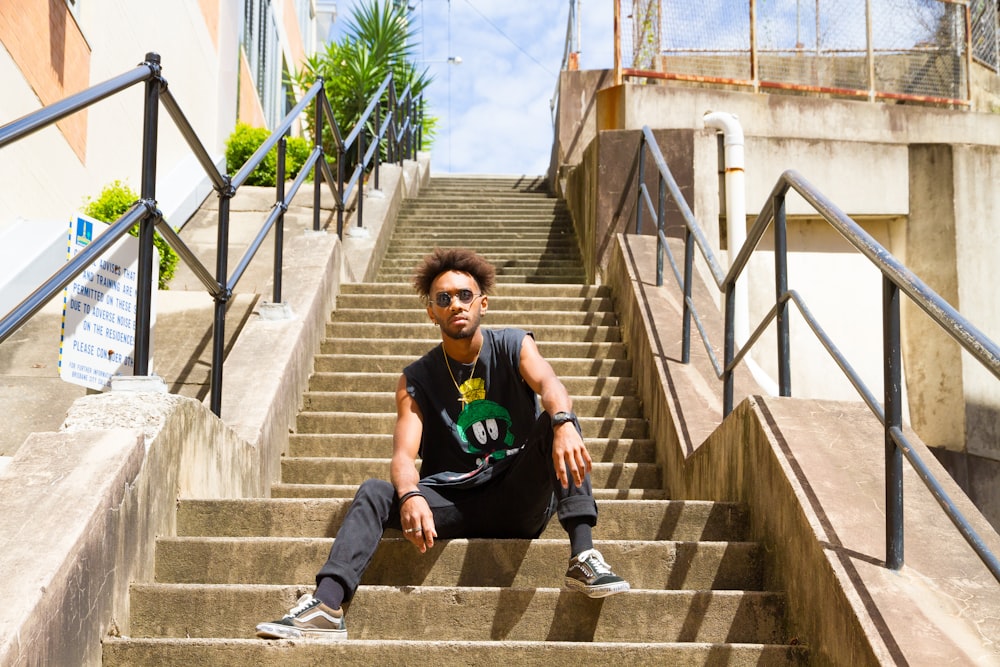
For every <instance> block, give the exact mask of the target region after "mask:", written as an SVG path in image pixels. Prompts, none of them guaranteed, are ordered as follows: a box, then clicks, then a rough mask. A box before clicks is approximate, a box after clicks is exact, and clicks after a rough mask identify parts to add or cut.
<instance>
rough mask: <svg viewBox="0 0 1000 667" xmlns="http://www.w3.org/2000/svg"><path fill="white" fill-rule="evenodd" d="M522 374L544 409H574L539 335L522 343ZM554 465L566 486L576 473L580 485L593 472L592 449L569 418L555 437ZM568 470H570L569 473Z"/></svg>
mask: <svg viewBox="0 0 1000 667" xmlns="http://www.w3.org/2000/svg"><path fill="white" fill-rule="evenodd" d="M519 370H520V372H521V377H523V378H524V380H525V382H527V383H528V386H529V387H531V388H532V389H533V390H534V391H535V393H536V394H538V398H539V400H540V401H541V403H542V409H544V410H545V411H546V412H548V413H549V415H554V414H556V413H557V412H572V411H573V399H572V398H570V396H569V392H567V391H566V387H565V386H563V383H562V382H561V381H560V380H559V378H558V377H557V376H556V373H555V371H553V370H552V366H551V365H550V364H549V362H548V361H546V360H545V358H544V357H543V356H542V354H541V352H539V351H538V346H537V345H536V344H535V339H534V338H532V337H531V336H525V337H524V341H523V342H522V343H521V364H520V367H519ZM552 465H553V466H554V468H555V472H556V477H558V478H559V482H560V483H561V484H562V485H563V487H564V488H565V487H568V486H569V477H570V476H572V478H573V481H574V483H575V484H576V485H577V486H580V485H581V484H583V477H584V475H585V474H587V473H588V472H590V469H591V466H592V462H591V459H590V452H588V451H587V447H586V445H584V444H583V438H581V437H580V434H579V433H578V432H577V430H576V426H575V425H574V424H573V423H572V422H566V423H564V424H561V425H559V426H556V427H555V428H554V432H553V439H552ZM567 470H568V471H569V472H568V474H567Z"/></svg>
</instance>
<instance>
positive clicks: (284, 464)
mask: <svg viewBox="0 0 1000 667" xmlns="http://www.w3.org/2000/svg"><path fill="white" fill-rule="evenodd" d="M372 477H377V478H380V479H389V459H388V458H386V459H369V458H349V457H343V456H340V457H335V458H318V457H306V458H295V457H291V456H286V457H284V458H282V459H281V480H282V481H283V482H287V483H289V484H361V482H363V481H365V480H366V479H369V478H372ZM590 482H591V484H592V485H593V486H594V488H605V489H607V488H614V489H617V488H644V489H659V488H662V487H663V480H662V478H661V475H660V467H659V466H658V465H656V464H653V463H594V464H593V468H592V469H591V471H590ZM602 521H603V518H602Z"/></svg>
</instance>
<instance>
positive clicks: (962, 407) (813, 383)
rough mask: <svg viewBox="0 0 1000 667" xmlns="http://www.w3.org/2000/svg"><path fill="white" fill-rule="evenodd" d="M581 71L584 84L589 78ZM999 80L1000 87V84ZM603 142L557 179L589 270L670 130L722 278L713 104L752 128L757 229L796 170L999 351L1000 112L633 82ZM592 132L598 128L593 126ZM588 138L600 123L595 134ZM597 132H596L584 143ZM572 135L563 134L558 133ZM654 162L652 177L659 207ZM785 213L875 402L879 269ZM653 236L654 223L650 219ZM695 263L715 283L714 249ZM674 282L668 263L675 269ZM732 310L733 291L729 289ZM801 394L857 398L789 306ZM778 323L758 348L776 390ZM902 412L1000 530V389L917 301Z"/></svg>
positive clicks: (816, 295) (755, 299)
mask: <svg viewBox="0 0 1000 667" xmlns="http://www.w3.org/2000/svg"><path fill="white" fill-rule="evenodd" d="M565 76H566V77H568V78H570V79H573V78H574V77H575V76H577V75H575V74H573V73H569V74H566V75H565ZM994 78H995V77H994ZM597 95H598V98H599V99H598V102H597V105H596V107H597V108H596V113H597V116H598V120H597V124H596V126H595V127H594V133H593V134H592V135H589V136H588V138H590V139H592V140H591V142H590V144H589V146H588V147H587V149H586V150H585V151H584V152H583V153H582V154H581V155H580V157H579V162H578V163H577V164H575V165H572V166H564V167H563V168H562V169H561V171H560V181H559V183H560V187H562V188H563V189H564V190H565V196H566V197H567V204H568V207H569V208H570V210H571V211H572V213H573V217H574V222H575V224H576V226H577V229H578V232H579V234H580V237H581V247H582V248H583V249H584V250H585V256H586V257H587V259H586V261H587V262H588V264H587V269H588V275H589V276H591V277H593V278H595V279H596V277H597V276H599V275H600V273H601V271H602V269H603V268H604V267H606V265H607V262H608V257H609V252H610V250H611V249H612V248H613V246H614V244H613V243H612V239H613V237H614V234H615V233H620V232H628V233H633V232H634V231H635V222H634V220H635V217H636V211H637V203H636V199H637V198H636V181H637V171H638V164H637V157H636V147H637V146H638V141H639V139H638V136H639V130H638V129H637V128H639V127H641V126H642V125H643V124H648V125H649V126H651V127H653V128H655V129H654V134H655V136H656V138H657V143H658V145H659V147H660V149H661V150H662V152H663V154H664V156H665V157H666V160H667V163H668V166H669V168H670V169H671V170H672V171H673V178H674V179H675V180H676V182H677V184H678V186H679V188H680V191H681V193H682V194H683V196H684V197H685V198H686V200H687V202H688V204H689V205H690V207H691V210H692V212H693V214H694V217H695V218H696V220H697V221H698V223H699V224H700V225H701V227H702V229H703V231H704V233H705V238H706V239H707V242H708V245H709V246H710V247H711V249H712V252H713V253H714V255H715V257H716V259H717V261H718V262H719V264H720V265H721V266H722V267H728V265H729V255H730V253H729V249H728V248H727V247H726V228H727V226H728V225H730V224H740V223H739V222H736V221H730V220H728V219H727V218H726V211H725V208H724V206H723V205H722V204H721V201H720V200H721V199H722V195H721V194H720V193H721V192H722V188H721V186H720V182H721V179H722V176H721V172H722V171H723V168H724V165H723V164H721V163H720V157H719V150H718V148H717V146H716V141H717V138H716V136H715V132H714V131H708V130H705V129H704V128H703V127H702V126H703V121H702V117H703V114H704V112H705V111H707V110H709V109H713V110H718V111H728V112H732V113H734V114H736V115H737V116H738V118H739V121H740V123H741V125H742V126H743V130H744V133H745V135H746V136H745V139H746V141H745V146H744V148H745V157H746V165H745V175H746V195H747V209H748V216H747V220H746V221H745V222H746V225H747V226H748V227H750V226H752V225H753V224H754V223H755V218H756V215H757V212H758V211H760V210H761V208H762V207H763V206H764V204H765V202H766V199H767V197H768V196H770V193H771V192H772V190H773V188H774V187H775V185H776V183H777V182H778V178H779V177H780V175H781V174H782V173H783V172H784V171H785V170H786V169H794V170H795V171H797V172H798V173H799V174H801V175H802V176H803V177H804V178H806V179H807V180H808V181H809V182H810V183H811V184H812V185H813V186H815V187H816V188H817V189H818V190H819V191H820V192H821V193H822V194H823V196H824V197H825V198H826V199H827V200H828V201H830V202H831V203H832V204H833V205H834V206H836V207H838V208H839V209H840V210H841V211H843V212H844V213H845V214H847V215H848V216H850V217H851V218H852V219H853V220H854V221H855V222H857V223H858V224H859V225H860V226H861V227H862V229H863V230H864V231H865V232H867V233H868V234H869V235H870V236H871V237H872V238H874V239H875V241H876V242H878V243H879V244H880V245H881V246H882V247H884V248H885V249H886V250H887V251H888V252H890V253H891V254H892V255H893V256H894V257H895V258H897V259H899V260H900V261H901V262H903V263H904V264H906V265H907V267H908V268H910V269H911V270H912V271H913V273H914V274H915V275H916V276H918V277H919V278H921V279H922V280H924V281H925V282H927V283H928V284H929V285H930V286H931V288H933V289H934V290H936V291H937V292H938V293H939V294H940V295H941V296H942V297H943V298H944V299H945V300H946V301H948V302H949V303H950V304H951V305H953V306H955V307H956V308H957V309H958V310H960V311H961V312H962V314H963V315H964V316H965V317H967V318H968V319H969V320H970V321H971V322H972V323H973V324H974V325H975V326H977V327H978V328H979V329H980V330H981V331H982V332H983V333H985V335H986V336H988V337H989V338H991V339H992V340H993V341H997V340H1000V306H998V302H997V300H996V299H995V298H994V291H993V290H992V289H991V287H990V285H991V280H992V275H993V273H994V270H993V267H995V266H996V265H997V262H998V261H1000V255H998V250H997V245H996V244H995V243H993V242H992V241H991V239H992V236H993V235H994V234H993V230H995V227H996V222H997V220H998V219H1000V218H998V216H1000V191H998V190H997V188H995V187H990V184H993V183H996V182H998V179H1000V116H998V115H997V114H991V113H976V112H968V111H955V110H947V109H938V108H929V107H924V106H921V107H914V106H911V105H890V104H870V103H867V102H857V101H844V100H830V99H810V98H795V97H789V96H782V95H755V94H751V93H747V92H732V91H722V90H715V89H697V88H691V87H685V86H680V85H670V84H667V85H655V86H638V85H624V86H612V87H607V88H604V89H601V90H600V91H598V93H597ZM580 127H582V128H584V129H586V128H589V127H590V126H589V125H586V124H582V125H580ZM587 131H589V130H587ZM583 136H587V135H581V137H583ZM559 139H560V138H559V136H557V140H559ZM655 173H656V172H655V169H654V166H653V164H652V160H651V159H650V158H649V156H647V165H646V172H645V178H644V180H645V183H646V187H647V189H648V191H649V194H650V198H651V199H652V200H653V201H654V203H655V201H656V199H657V189H658V184H657V182H656V177H655ZM677 211H678V209H677V206H676V205H675V204H673V202H672V200H671V199H670V198H669V197H668V199H667V212H666V233H667V234H668V236H673V237H679V236H680V235H681V233H682V227H681V224H682V219H681V217H680V215H679V214H678V212H677ZM786 213H787V214H788V216H789V217H788V227H787V239H788V287H789V288H790V289H794V290H795V291H796V292H797V293H798V294H799V295H800V296H801V297H802V298H803V300H804V301H805V302H806V303H807V304H808V307H809V309H810V310H811V312H812V314H813V315H814V316H815V317H816V319H817V320H818V321H819V322H820V324H821V325H822V326H823V327H824V329H825V330H826V332H827V334H828V335H829V337H830V339H831V340H832V341H833V342H834V344H835V345H836V346H837V347H838V348H839V349H840V351H841V352H842V353H843V355H844V357H845V358H846V359H847V360H848V362H849V363H850V364H851V365H852V367H853V368H854V369H855V371H856V372H857V373H858V375H859V377H860V378H861V380H862V381H863V382H864V383H865V385H866V386H867V387H868V388H869V389H870V390H871V391H872V393H873V394H875V395H876V396H878V395H881V394H882V393H883V371H882V357H883V350H882V344H881V328H882V314H881V313H882V298H881V274H880V272H879V270H878V269H877V267H875V266H874V265H873V264H872V263H871V262H870V261H868V260H867V259H866V258H865V257H863V256H862V255H860V254H859V253H858V252H856V251H855V250H854V248H853V247H852V246H851V245H850V244H849V243H848V242H847V241H846V240H845V239H844V238H843V237H841V236H840V234H838V233H837V232H836V231H835V230H834V229H832V228H831V227H830V226H829V225H828V224H827V223H826V222H825V221H823V220H822V218H821V216H820V215H819V214H818V213H817V212H816V211H815V210H813V209H812V207H811V206H810V205H808V204H807V203H806V202H805V200H804V199H803V198H801V197H799V196H797V195H794V194H792V195H791V196H789V197H788V199H787V200H786ZM644 217H645V220H644V227H643V230H642V233H643V234H651V233H652V232H653V224H654V223H653V219H654V213H652V212H648V211H646V212H644ZM695 257H696V260H695V265H696V267H697V268H698V270H699V274H700V275H701V277H702V279H704V280H705V281H706V282H711V281H712V280H713V279H712V276H711V274H710V272H709V271H708V270H707V265H706V263H705V262H704V261H703V260H702V259H701V255H700V253H696V255H695ZM667 273H668V276H669V268H668V269H667ZM744 280H746V283H747V286H748V304H747V305H746V306H740V305H739V304H738V305H737V307H738V308H739V309H740V310H742V309H743V308H744V307H745V308H746V309H747V311H748V313H749V318H748V319H749V321H750V322H751V323H753V324H754V325H755V324H756V323H757V322H760V321H761V320H762V319H763V317H764V316H766V315H767V313H768V312H769V311H770V310H771V308H772V307H773V305H774V263H773V242H772V234H771V231H770V230H767V231H765V233H764V236H763V238H762V239H761V241H760V243H759V244H758V247H757V250H756V252H755V255H754V257H753V258H752V259H751V260H750V263H749V265H748V268H747V271H746V272H745V278H744ZM715 299H716V303H718V304H719V305H720V306H721V299H722V295H721V292H716V297H715ZM792 320H793V324H792V327H791V333H790V336H791V339H790V348H791V354H792V358H793V359H795V360H796V362H795V363H794V364H793V366H792V378H791V383H792V386H793V387H794V388H795V389H794V391H795V395H796V396H799V397H803V398H820V399H831V400H845V401H851V400H856V398H857V391H856V390H855V388H854V387H853V385H852V384H851V382H850V381H849V380H848V379H847V378H846V376H844V375H843V374H842V373H841V372H840V370H839V369H838V367H837V366H836V364H835V362H834V361H833V360H832V359H831V358H830V356H829V355H828V354H827V353H826V351H825V350H824V349H823V347H822V345H821V344H820V342H819V341H818V340H817V339H816V337H815V336H814V335H813V333H812V332H811V330H810V329H809V327H808V326H806V324H805V322H804V321H803V320H802V319H801V318H800V316H799V315H798V312H797V309H795V308H793V309H792ZM776 349H777V343H776V339H775V335H774V328H773V327H771V328H769V329H767V330H765V332H764V334H763V335H762V337H761V339H760V341H759V342H758V343H757V345H755V347H754V350H753V351H752V353H751V355H752V358H753V361H754V362H755V363H756V364H757V365H758V366H759V368H760V369H762V371H763V373H764V374H766V375H768V376H769V377H770V379H771V381H770V382H765V386H774V385H775V384H776V383H775V382H774V379H775V378H776V377H777V367H778V361H777V354H776V352H775V351H776ZM903 373H904V377H903V384H904V402H905V405H904V417H905V418H907V419H912V423H913V427H914V429H915V430H916V431H917V432H918V433H919V434H920V436H921V438H922V439H923V440H924V441H925V442H926V443H927V444H928V445H931V446H933V447H935V448H945V449H947V450H949V453H948V454H947V455H945V454H942V460H943V461H946V462H948V469H949V471H951V472H952V473H953V474H954V475H955V478H956V479H959V480H963V481H962V484H963V488H965V489H966V491H967V492H968V493H970V494H971V496H972V497H973V499H974V500H975V502H976V503H977V505H978V506H979V507H980V508H982V511H984V513H985V514H986V516H987V517H988V518H990V520H991V521H992V522H993V524H994V525H995V526H1000V492H998V491H996V489H997V488H1000V485H997V484H996V483H995V480H996V479H997V476H998V475H1000V466H998V465H997V464H996V462H998V461H1000V445H998V443H1000V383H998V382H997V380H996V378H995V377H994V376H993V375H992V374H991V373H990V372H989V371H987V370H985V369H983V368H982V367H981V366H979V364H978V363H976V362H973V361H972V360H971V358H970V357H969V356H968V355H965V354H963V353H962V352H961V351H960V349H959V347H958V346H957V345H956V344H955V343H954V342H953V341H952V340H951V339H950V338H949V337H948V336H947V335H946V334H944V333H943V332H942V331H941V330H940V328H939V327H937V325H933V324H932V323H931V322H930V321H929V319H928V318H927V316H926V315H925V314H924V313H923V312H922V311H920V309H919V308H917V307H914V306H913V305H912V304H911V303H910V302H909V299H905V298H904V299H903Z"/></svg>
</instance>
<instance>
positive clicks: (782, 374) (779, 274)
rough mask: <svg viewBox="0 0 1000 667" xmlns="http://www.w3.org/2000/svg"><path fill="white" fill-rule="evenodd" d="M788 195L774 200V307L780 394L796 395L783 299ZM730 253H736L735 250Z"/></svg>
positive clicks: (786, 249) (786, 252) (786, 251)
mask: <svg viewBox="0 0 1000 667" xmlns="http://www.w3.org/2000/svg"><path fill="white" fill-rule="evenodd" d="M787 222H788V220H787V217H786V215H785V195H783V194H781V195H777V196H776V197H775V198H774V303H775V305H776V306H777V308H778V317H777V320H778V322H777V339H778V394H779V395H780V396H791V395H792V370H791V369H792V362H791V352H790V342H789V333H788V301H785V302H782V301H781V298H782V297H783V296H784V295H785V292H787V291H788V225H787ZM729 252H734V250H733V249H732V248H730V249H729Z"/></svg>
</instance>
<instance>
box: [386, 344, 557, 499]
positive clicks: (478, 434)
mask: <svg viewBox="0 0 1000 667" xmlns="http://www.w3.org/2000/svg"><path fill="white" fill-rule="evenodd" d="M481 331H482V332H483V347H482V349H481V350H480V352H479V359H478V360H477V361H476V363H475V366H474V367H473V365H472V364H461V363H459V362H457V361H455V360H454V359H450V358H448V356H447V355H446V354H445V352H444V348H443V347H442V346H441V345H438V346H437V347H435V348H433V349H432V350H430V351H429V352H428V353H427V354H425V355H424V356H423V357H421V358H420V359H418V360H417V361H415V362H413V363H412V364H410V365H409V366H407V367H406V368H405V369H403V374H404V375H405V376H406V390H407V392H408V393H409V394H410V396H412V397H413V400H415V401H416V402H417V405H418V406H419V407H420V412H421V413H422V415H423V434H422V436H421V441H420V457H421V458H422V459H423V461H422V463H421V466H420V476H421V478H422V479H421V482H423V483H429V484H438V485H454V486H475V485H477V484H480V483H482V482H485V481H487V480H489V479H490V478H491V477H492V472H493V469H494V468H495V467H496V466H497V464H498V463H499V464H500V465H501V466H502V463H503V462H505V461H506V460H507V459H509V458H510V457H511V456H513V455H515V454H516V453H517V452H518V450H519V448H520V447H521V445H523V444H524V440H525V438H527V436H528V433H529V432H530V430H531V428H532V427H533V426H534V424H535V420H536V419H537V418H538V415H539V413H540V407H539V404H538V397H537V396H536V395H535V392H534V391H533V390H532V389H531V387H529V386H528V383H527V382H525V381H524V379H523V378H522V377H521V374H520V371H519V370H518V369H519V366H520V361H521V343H522V341H523V340H524V337H525V336H530V335H531V334H530V333H529V332H527V331H524V330H521V329H485V328H484V329H481ZM445 364H448V365H447V366H446V365H445ZM449 371H450V373H449ZM456 384H458V385H459V387H460V389H458V388H456V386H455V385H456ZM460 391H461V393H460ZM463 394H464V400H463V398H462V396H463Z"/></svg>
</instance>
